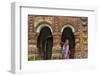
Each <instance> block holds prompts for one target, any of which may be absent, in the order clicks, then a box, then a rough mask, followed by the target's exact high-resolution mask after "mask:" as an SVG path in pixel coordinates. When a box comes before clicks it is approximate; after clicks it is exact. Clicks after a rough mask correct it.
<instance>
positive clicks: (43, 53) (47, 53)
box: [37, 27, 53, 60]
mask: <svg viewBox="0 0 100 76" xmlns="http://www.w3.org/2000/svg"><path fill="white" fill-rule="evenodd" d="M37 47H38V49H39V54H40V58H41V59H43V60H48V59H51V56H52V47H53V36H52V32H51V30H50V29H49V28H48V27H43V28H42V29H41V30H40V34H39V36H38V39H37Z"/></svg>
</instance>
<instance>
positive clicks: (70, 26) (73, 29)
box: [61, 24, 75, 32]
mask: <svg viewBox="0 0 100 76" xmlns="http://www.w3.org/2000/svg"><path fill="white" fill-rule="evenodd" d="M66 27H69V28H71V29H72V31H73V32H75V28H74V27H73V26H72V25H69V24H67V25H64V26H63V27H62V29H61V32H63V30H64V29H65V28H66Z"/></svg>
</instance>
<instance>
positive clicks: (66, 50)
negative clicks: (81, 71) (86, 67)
mask: <svg viewBox="0 0 100 76" xmlns="http://www.w3.org/2000/svg"><path fill="white" fill-rule="evenodd" d="M63 54H64V59H69V56H70V49H69V40H65V43H64V45H63Z"/></svg>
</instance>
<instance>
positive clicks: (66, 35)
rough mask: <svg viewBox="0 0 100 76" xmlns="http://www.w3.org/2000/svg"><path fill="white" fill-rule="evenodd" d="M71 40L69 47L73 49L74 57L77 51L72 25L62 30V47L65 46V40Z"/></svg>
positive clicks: (72, 55) (72, 54) (71, 56)
mask: <svg viewBox="0 0 100 76" xmlns="http://www.w3.org/2000/svg"><path fill="white" fill-rule="evenodd" d="M66 39H67V40H69V49H70V50H71V54H70V58H74V53H75V36H74V34H73V31H72V29H71V28H70V27H66V28H64V30H63V32H62V37H61V42H62V44H61V47H63V44H64V42H65V40H66Z"/></svg>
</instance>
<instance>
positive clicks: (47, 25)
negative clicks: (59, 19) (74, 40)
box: [36, 23, 53, 33]
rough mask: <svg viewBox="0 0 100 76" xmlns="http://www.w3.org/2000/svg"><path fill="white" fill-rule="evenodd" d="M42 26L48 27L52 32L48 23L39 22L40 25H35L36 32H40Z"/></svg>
mask: <svg viewBox="0 0 100 76" xmlns="http://www.w3.org/2000/svg"><path fill="white" fill-rule="evenodd" d="M43 27H48V28H49V29H50V30H51V32H53V29H52V27H51V26H50V25H49V24H47V23H43V24H40V25H39V26H38V27H37V29H36V32H37V33H40V31H41V29H42V28H43Z"/></svg>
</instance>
